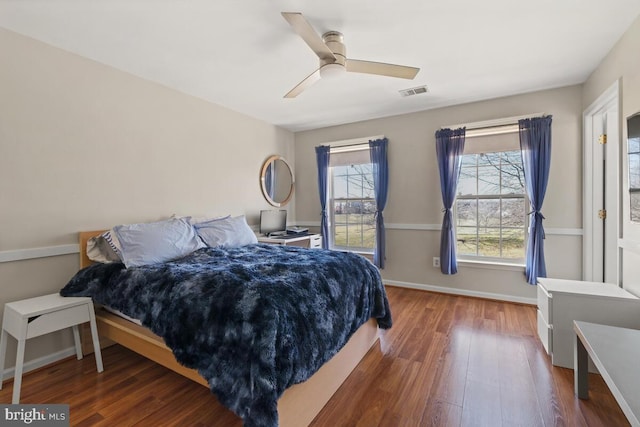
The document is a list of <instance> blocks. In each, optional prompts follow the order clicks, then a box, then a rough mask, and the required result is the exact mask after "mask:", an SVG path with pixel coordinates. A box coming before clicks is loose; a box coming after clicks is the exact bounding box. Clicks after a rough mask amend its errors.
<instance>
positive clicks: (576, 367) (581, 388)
mask: <svg viewBox="0 0 640 427" xmlns="http://www.w3.org/2000/svg"><path fill="white" fill-rule="evenodd" d="M573 338H574V350H573V357H574V360H573V385H574V389H575V390H574V391H575V394H576V396H578V397H579V398H580V399H588V398H589V354H588V353H587V349H586V348H584V344H582V341H580V338H579V337H578V335H577V334H576V335H574V337H573Z"/></svg>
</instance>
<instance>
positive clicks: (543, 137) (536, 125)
mask: <svg viewBox="0 0 640 427" xmlns="http://www.w3.org/2000/svg"><path fill="white" fill-rule="evenodd" d="M518 125H519V128H520V151H521V153H522V164H523V165H524V179H525V184H526V186H527V194H528V195H529V202H530V204H531V212H530V213H529V215H530V216H531V217H530V219H529V241H528V242H527V255H526V258H527V265H526V268H525V275H526V276H527V282H529V283H530V284H532V285H535V284H536V282H537V279H538V277H547V267H546V265H545V263H544V242H543V240H544V228H543V226H542V220H543V219H544V216H542V212H541V209H542V202H543V201H544V195H545V193H546V191H547V183H548V181H549V169H550V165H551V116H546V117H534V118H531V119H523V120H520V121H518Z"/></svg>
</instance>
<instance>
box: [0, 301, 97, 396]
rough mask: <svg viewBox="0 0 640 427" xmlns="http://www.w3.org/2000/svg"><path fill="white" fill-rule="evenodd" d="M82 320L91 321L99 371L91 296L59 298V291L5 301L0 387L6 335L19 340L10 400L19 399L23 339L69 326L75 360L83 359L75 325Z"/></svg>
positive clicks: (0, 353) (78, 334) (1, 340)
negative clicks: (71, 329) (57, 292)
mask: <svg viewBox="0 0 640 427" xmlns="http://www.w3.org/2000/svg"><path fill="white" fill-rule="evenodd" d="M85 322H90V326H91V337H92V339H93V349H94V351H95V354H96V366H97V368H98V372H102V371H103V370H104V368H103V366H102V355H101V354H100V342H99V341H98V329H97V328H96V317H95V313H94V311H93V302H92V301H91V298H88V297H62V296H60V295H59V294H51V295H44V296H41V297H36V298H29V299H25V300H22V301H15V302H10V303H7V304H5V306H4V316H3V319H2V335H1V336H0V389H1V388H2V376H3V373H4V359H5V356H6V353H7V339H8V334H10V335H12V336H13V337H14V338H15V339H17V340H18V351H17V354H16V369H15V375H14V380H13V398H12V400H11V403H13V404H17V403H19V402H20V386H21V385H22V368H23V363H24V347H25V342H26V341H27V340H28V339H29V338H34V337H38V336H40V335H44V334H48V333H50V332H54V331H59V330H60V329H64V328H69V327H71V328H73V340H74V342H75V346H76V355H77V357H78V359H82V349H81V345H80V332H79V331H78V325H79V324H81V323H85Z"/></svg>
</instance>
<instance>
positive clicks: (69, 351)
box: [3, 347, 76, 379]
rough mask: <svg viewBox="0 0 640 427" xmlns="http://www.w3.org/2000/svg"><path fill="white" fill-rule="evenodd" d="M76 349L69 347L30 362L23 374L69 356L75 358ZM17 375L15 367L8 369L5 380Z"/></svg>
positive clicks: (25, 366) (4, 375)
mask: <svg viewBox="0 0 640 427" xmlns="http://www.w3.org/2000/svg"><path fill="white" fill-rule="evenodd" d="M75 354H76V348H75V347H69V348H65V349H64V350H60V351H57V352H55V353H52V354H48V355H46V356H42V357H39V358H37V359H33V360H30V361H28V362H26V363H25V364H24V368H23V370H22V372H23V374H26V373H27V372H30V371H33V370H34V369H38V368H42V367H43V366H47V365H49V364H51V363H54V362H57V361H59V360H62V359H64V358H66V357H69V356H75ZM14 374H15V367H13V368H7V369H5V370H4V373H3V379H7V378H13V376H14Z"/></svg>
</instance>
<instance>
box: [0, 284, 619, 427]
mask: <svg viewBox="0 0 640 427" xmlns="http://www.w3.org/2000/svg"><path fill="white" fill-rule="evenodd" d="M387 291H388V295H389V300H390V304H391V310H392V313H393V317H394V326H393V328H391V329H390V330H388V331H386V332H385V333H384V334H383V336H382V338H381V341H380V344H379V346H378V345H376V346H375V347H374V349H373V350H372V351H370V352H369V353H368V354H367V356H366V357H365V358H364V359H363V360H362V362H361V363H360V364H359V365H358V366H357V367H356V369H355V370H354V372H353V373H352V374H351V376H350V377H349V378H348V379H347V381H346V382H345V383H344V384H343V385H342V387H341V388H340V389H339V390H338V391H337V392H336V394H335V395H334V396H333V398H332V399H331V400H330V401H329V403H328V404H327V406H326V407H325V408H324V409H323V411H322V412H321V413H320V414H319V415H318V416H317V417H316V419H315V420H314V422H313V423H312V426H313V427H322V426H366V427H372V426H383V427H386V426H389V427H396V426H446V427H448V426H490V427H498V426H607V427H609V426H626V425H629V424H628V422H627V421H626V418H625V417H624V415H623V413H622V411H621V410H620V408H619V406H618V405H617V403H616V402H615V400H614V399H613V397H612V395H611V393H610V392H609V390H608V388H607V387H606V385H605V384H604V382H603V381H602V379H601V377H600V376H598V375H594V374H591V376H590V378H589V380H590V383H589V385H590V391H589V393H590V399H589V400H586V401H582V400H579V399H577V398H576V397H575V396H574V394H573V371H571V370H569V369H563V368H557V367H554V366H552V365H551V362H550V359H549V357H548V356H547V355H546V353H545V352H544V349H543V348H542V345H541V343H540V342H539V340H538V339H537V337H536V317H535V316H536V311H535V307H531V306H525V305H517V304H510V303H503V302H496V301H490V300H482V299H476V298H467V297H458V296H453V295H445V294H436V293H430V292H424V291H417V290H411V289H402V288H395V287H388V288H387ZM103 357H104V365H105V372H104V373H102V374H97V373H96V371H95V360H94V359H93V358H92V357H86V358H84V359H83V360H81V361H78V360H76V359H75V358H70V359H67V360H65V361H62V362H60V363H57V364H55V365H52V366H49V367H46V368H43V369H40V370H38V371H36V372H33V373H29V374H27V375H25V377H24V379H23V385H22V402H23V403H68V404H69V405H70V410H71V424H72V425H74V426H203V427H204V426H213V427H217V426H220V427H223V426H224V427H228V426H231V427H233V426H238V427H239V426H241V425H242V423H241V421H240V419H239V418H238V417H236V416H235V415H234V414H233V413H231V412H230V411H229V410H227V409H226V408H224V407H223V406H221V405H220V404H219V403H218V402H217V401H216V399H215V398H214V397H213V396H212V395H211V394H210V392H209V390H208V389H207V388H205V387H202V386H201V385H198V384H196V383H194V382H192V381H190V380H187V379H185V378H183V377H181V376H179V375H177V374H175V373H173V372H171V371H169V370H167V369H165V368H163V367H161V366H160V365H157V364H155V363H153V362H151V361H149V360H147V359H145V358H143V357H141V356H139V355H137V354H135V353H132V352H131V351H129V350H127V349H124V348H123V347H120V346H113V347H110V348H107V349H105V350H104V352H103ZM11 383H12V381H11V380H8V381H6V382H5V384H4V387H3V389H2V390H0V403H9V402H11V391H12V387H11V385H12V384H11Z"/></svg>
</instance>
